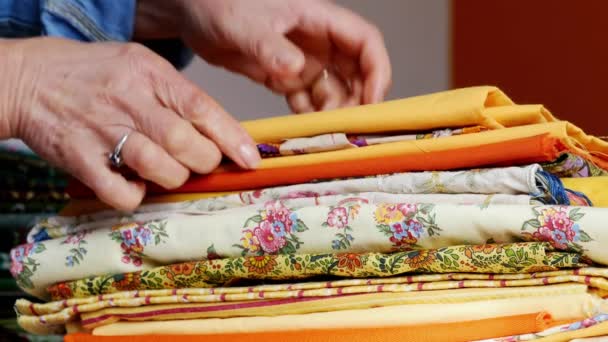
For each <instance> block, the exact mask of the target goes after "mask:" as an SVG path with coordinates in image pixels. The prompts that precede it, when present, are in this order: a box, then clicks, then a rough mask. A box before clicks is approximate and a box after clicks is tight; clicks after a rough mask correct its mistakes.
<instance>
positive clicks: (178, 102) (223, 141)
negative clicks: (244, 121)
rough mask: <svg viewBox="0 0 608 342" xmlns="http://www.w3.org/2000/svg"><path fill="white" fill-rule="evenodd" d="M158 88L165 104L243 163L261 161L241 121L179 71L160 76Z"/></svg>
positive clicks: (237, 161)
mask: <svg viewBox="0 0 608 342" xmlns="http://www.w3.org/2000/svg"><path fill="white" fill-rule="evenodd" d="M155 91H156V94H157V97H158V99H159V101H160V102H161V103H162V104H163V105H164V106H166V107H167V108H170V109H171V110H173V111H175V112H176V113H177V114H179V115H180V116H182V117H183V118H184V119H185V120H187V121H189V122H191V123H192V124H193V125H194V127H195V128H196V129H197V130H198V131H200V132H201V133H202V134H203V135H205V136H206V137H208V138H210V139H211V140H212V141H213V142H214V143H215V144H216V145H217V146H218V147H219V149H220V151H222V152H223V153H224V154H226V155H227V156H228V157H229V158H230V159H232V160H233V161H234V162H236V163H237V164H238V165H239V166H241V167H243V168H248V169H252V168H255V167H256V166H257V165H258V164H259V162H260V161H261V157H260V154H259V152H258V149H257V147H256V144H255V142H254V141H253V139H252V138H251V137H250V136H249V134H247V132H246V131H245V130H244V129H243V127H242V126H241V125H240V124H239V123H238V121H236V120H235V119H234V118H233V117H232V116H231V115H229V114H228V113H226V111H225V110H224V109H223V108H222V107H221V106H220V105H219V104H218V103H217V102H216V101H215V100H214V99H213V98H211V97H210V96H208V95H207V94H206V93H205V92H203V91H202V90H200V89H198V88H197V87H196V86H195V85H194V84H192V83H190V82H189V81H188V80H186V79H184V78H183V77H182V76H181V75H180V74H179V73H177V72H176V73H175V74H172V75H169V74H165V75H163V78H162V79H157V80H156V82H155Z"/></svg>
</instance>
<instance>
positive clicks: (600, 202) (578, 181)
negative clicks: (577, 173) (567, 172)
mask: <svg viewBox="0 0 608 342" xmlns="http://www.w3.org/2000/svg"><path fill="white" fill-rule="evenodd" d="M562 182H563V184H564V186H565V187H567V188H568V189H572V190H575V191H577V192H581V193H584V194H585V196H587V197H588V198H589V199H590V200H591V201H592V202H593V205H594V206H598V207H604V208H608V191H606V190H607V189H608V177H588V178H562Z"/></svg>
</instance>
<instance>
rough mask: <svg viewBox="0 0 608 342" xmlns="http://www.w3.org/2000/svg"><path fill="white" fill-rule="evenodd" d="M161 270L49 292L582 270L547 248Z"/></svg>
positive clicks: (254, 260)
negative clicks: (247, 281) (322, 278)
mask: <svg viewBox="0 0 608 342" xmlns="http://www.w3.org/2000/svg"><path fill="white" fill-rule="evenodd" d="M207 255H208V257H210V258H211V259H210V260H202V261H197V262H188V263H182V264H174V265H169V266H162V267H158V268H154V269H151V270H147V271H139V272H134V273H125V274H116V275H106V276H98V277H92V278H87V279H82V280H77V281H73V282H64V283H59V284H55V285H53V286H50V287H49V288H48V289H47V291H48V292H49V293H50V294H51V298H52V299H54V300H59V299H68V298H82V297H88V296H93V295H100V294H109V293H115V292H120V291H131V290H152V289H181V288H202V287H216V286H225V285H227V284H234V281H235V280H240V279H261V280H292V279H301V278H311V277H315V276H337V277H345V278H361V277H386V276H393V275H398V274H403V273H411V272H416V273H448V272H475V273H531V272H538V271H541V270H545V271H549V270H557V269H561V268H574V267H581V266H585V262H584V260H581V258H580V255H578V254H573V253H563V252H555V250H554V249H553V247H551V246H550V244H548V243H538V242H530V243H518V244H503V245H500V244H487V245H477V246H468V245H467V246H453V247H444V248H439V249H430V250H412V251H407V252H396V253H393V254H378V253H365V254H357V253H339V254H315V255H306V254H295V255H261V256H250V257H240V258H231V259H213V257H217V254H216V252H215V250H214V249H213V248H212V247H211V248H210V250H209V251H208V252H207Z"/></svg>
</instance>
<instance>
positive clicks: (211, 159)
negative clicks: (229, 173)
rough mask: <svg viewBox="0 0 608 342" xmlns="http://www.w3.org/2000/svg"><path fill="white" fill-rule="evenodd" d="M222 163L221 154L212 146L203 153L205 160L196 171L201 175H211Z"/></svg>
mask: <svg viewBox="0 0 608 342" xmlns="http://www.w3.org/2000/svg"><path fill="white" fill-rule="evenodd" d="M221 161H222V153H221V152H220V150H219V149H218V148H217V147H216V146H214V145H212V146H210V147H209V148H208V149H207V150H206V151H205V159H204V161H203V162H201V163H200V165H199V166H198V169H197V171H198V172H199V173H202V174H207V173H211V172H212V171H213V170H215V169H216V168H217V167H218V166H219V165H220V162H221Z"/></svg>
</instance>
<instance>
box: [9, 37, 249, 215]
mask: <svg viewBox="0 0 608 342" xmlns="http://www.w3.org/2000/svg"><path fill="white" fill-rule="evenodd" d="M0 44H2V46H1V47H0V52H1V53H0V55H1V56H0V61H2V62H1V63H0V74H1V75H3V80H2V82H3V84H5V85H6V86H5V87H3V88H2V91H1V92H0V104H1V105H2V106H1V107H0V113H1V114H2V116H1V118H2V120H1V121H0V135H2V134H3V133H4V132H7V133H8V134H6V135H5V137H20V138H21V139H23V140H24V141H25V142H26V143H27V144H28V145H29V146H30V147H31V148H32V149H33V150H34V151H36V152H37V153H38V154H39V155H40V156H41V157H43V158H45V159H47V160H49V161H50V162H51V163H52V164H54V165H58V166H60V167H62V168H64V169H66V171H68V172H69V173H71V174H72V175H73V176H74V177H76V178H77V179H79V180H80V181H81V182H83V183H84V184H85V185H87V186H88V187H90V188H91V189H92V190H93V191H95V193H96V194H97V196H98V197H99V198H100V199H101V200H102V201H104V202H106V203H108V204H110V205H112V206H114V207H116V208H118V209H122V210H132V209H134V208H135V207H137V206H138V205H139V203H140V202H141V200H142V198H143V197H144V194H145V184H144V182H142V181H133V180H128V179H127V178H125V177H124V176H123V175H122V174H121V173H120V172H119V171H118V170H116V169H115V167H116V166H121V165H122V164H123V162H124V165H125V167H128V168H129V169H131V170H133V171H135V172H136V173H137V174H138V175H139V177H140V178H141V179H144V180H149V181H152V182H154V183H157V184H159V185H161V186H163V187H165V188H168V189H171V188H176V187H179V186H180V185H182V184H183V183H184V182H185V181H186V180H187V179H188V177H189V174H190V170H192V171H194V172H197V173H209V172H211V171H212V170H214V169H215V168H216V167H217V166H218V164H219V162H220V160H221V159H222V154H225V155H226V156H228V157H229V158H231V159H232V160H233V161H235V162H236V163H237V164H238V165H240V166H241V167H243V168H254V167H255V166H256V165H257V164H258V163H259V160H260V157H259V154H258V152H257V149H256V147H255V143H254V141H253V140H252V139H251V137H249V135H248V134H247V133H246V132H245V130H244V129H243V128H242V127H241V126H240V124H239V123H238V122H237V121H236V120H235V119H233V118H232V117H231V116H230V115H229V114H227V113H226V112H225V111H224V109H222V107H221V106H220V105H219V104H218V103H216V102H215V101H214V100H213V99H212V98H211V97H209V96H208V95H207V94H206V93H204V92H203V91H201V90H200V89H199V88H198V87H196V86H195V85H194V84H192V83H191V82H189V81H188V80H186V79H185V78H184V77H183V76H182V75H180V73H179V72H178V71H176V70H175V69H174V68H173V66H172V65H171V64H169V63H168V62H167V61H166V60H164V59H163V58H161V57H160V56H158V55H156V54H155V53H153V52H152V51H149V50H148V49H147V48H145V47H143V46H141V45H138V44H119V43H95V44H87V43H79V42H74V41H68V40H63V39H56V38H33V39H26V40H15V41H0ZM8 85H10V87H9V86H8ZM5 113H6V114H7V115H4V114H5ZM4 119H7V120H4ZM0 138H3V137H2V136H0ZM110 154H111V155H110ZM111 164H115V165H113V166H114V167H112V165H111Z"/></svg>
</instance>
